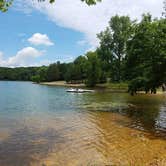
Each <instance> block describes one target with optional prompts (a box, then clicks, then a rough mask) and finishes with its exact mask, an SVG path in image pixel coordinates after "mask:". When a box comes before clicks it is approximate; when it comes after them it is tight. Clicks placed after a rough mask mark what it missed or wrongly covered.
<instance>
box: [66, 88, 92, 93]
mask: <svg viewBox="0 0 166 166" xmlns="http://www.w3.org/2000/svg"><path fill="white" fill-rule="evenodd" d="M66 92H71V93H85V92H94V90H88V89H74V88H71V89H68V90H67V91H66Z"/></svg>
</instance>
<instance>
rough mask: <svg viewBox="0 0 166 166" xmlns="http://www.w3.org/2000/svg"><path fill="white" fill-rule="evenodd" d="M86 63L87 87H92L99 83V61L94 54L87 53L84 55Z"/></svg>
mask: <svg viewBox="0 0 166 166" xmlns="http://www.w3.org/2000/svg"><path fill="white" fill-rule="evenodd" d="M86 57H87V59H88V62H87V82H86V84H87V86H89V87H94V86H95V85H96V84H97V83H99V80H100V77H101V68H100V61H99V59H98V55H97V53H96V52H88V53H87V54H86Z"/></svg>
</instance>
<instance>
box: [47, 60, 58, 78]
mask: <svg viewBox="0 0 166 166" xmlns="http://www.w3.org/2000/svg"><path fill="white" fill-rule="evenodd" d="M59 77H60V73H59V68H58V65H57V63H53V64H51V65H49V67H48V70H47V81H57V80H59Z"/></svg>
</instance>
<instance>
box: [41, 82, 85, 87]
mask: <svg viewBox="0 0 166 166" xmlns="http://www.w3.org/2000/svg"><path fill="white" fill-rule="evenodd" d="M40 85H49V86H63V87H77V88H83V87H85V84H68V83H66V82H65V81H53V82H42V83H40Z"/></svg>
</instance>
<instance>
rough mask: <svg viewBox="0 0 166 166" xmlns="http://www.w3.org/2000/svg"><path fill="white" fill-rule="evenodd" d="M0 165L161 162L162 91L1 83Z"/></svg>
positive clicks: (164, 149)
mask: <svg viewBox="0 0 166 166" xmlns="http://www.w3.org/2000/svg"><path fill="white" fill-rule="evenodd" d="M0 93H1V95H0V165H2V166H31V165H32V166H35V165H36V166H44V165H46V166H56V165H58V166H59V165H62V166H63V165H64V166H66V165H94V164H96V165H106V164H116V165H129V164H130V165H133V164H141V165H150V164H156V163H157V164H158V165H162V164H163V165H166V95H153V96H151V95H137V96H134V97H131V96H130V95H128V94H123V93H119V94H118V93H106V92H104V93H103V92H98V93H91V94H71V93H66V88H62V87H50V86H42V85H36V84H32V83H31V82H7V81H5V82H0Z"/></svg>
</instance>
